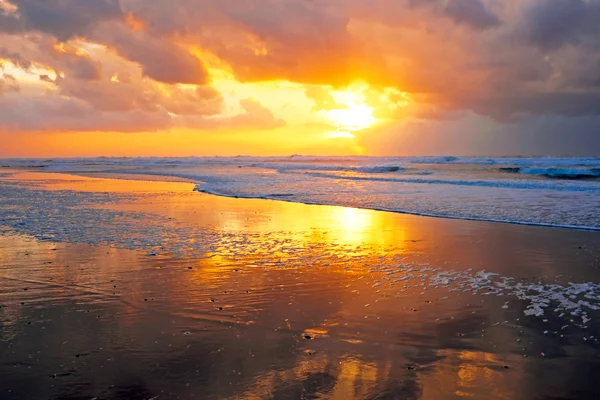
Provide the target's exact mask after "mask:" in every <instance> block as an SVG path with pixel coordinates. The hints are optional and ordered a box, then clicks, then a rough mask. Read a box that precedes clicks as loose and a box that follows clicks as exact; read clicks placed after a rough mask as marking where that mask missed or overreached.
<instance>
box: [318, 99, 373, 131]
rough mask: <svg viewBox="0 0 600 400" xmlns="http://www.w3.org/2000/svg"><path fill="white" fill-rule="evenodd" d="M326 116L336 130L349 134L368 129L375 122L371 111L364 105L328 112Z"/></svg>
mask: <svg viewBox="0 0 600 400" xmlns="http://www.w3.org/2000/svg"><path fill="white" fill-rule="evenodd" d="M327 115H328V117H329V119H330V120H331V121H332V122H333V123H335V124H336V126H337V127H338V128H340V129H343V130H346V131H351V132H353V131H360V130H362V129H365V128H368V127H369V126H371V125H373V123H374V122H375V117H373V109H372V108H371V107H369V106H367V105H364V104H361V105H359V104H354V105H351V106H349V107H348V108H344V109H339V110H329V111H328V113H327Z"/></svg>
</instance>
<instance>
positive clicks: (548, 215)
mask: <svg viewBox="0 0 600 400" xmlns="http://www.w3.org/2000/svg"><path fill="white" fill-rule="evenodd" d="M11 165H12V166H29V167H31V168H35V169H38V170H42V171H60V172H70V173H78V174H98V173H104V174H106V173H108V174H115V173H127V174H144V175H145V176H146V178H145V179H147V178H148V176H149V175H156V176H162V177H168V179H170V180H172V179H174V178H175V177H177V178H179V179H189V180H191V181H192V182H194V183H196V184H197V190H199V191H202V192H205V193H211V194H217V195H221V196H227V197H243V198H265V199H279V200H286V201H293V202H300V203H308V204H326V205H340V206H347V207H357V208H365V209H374V210H385V211H395V212H402V213H410V214H417V215H429V216H441V217H447V218H458V219H473V220H484V221H504V222H512V223H519V224H530V225H545V226H561V227H579V228H584V229H595V230H600V213H599V212H598V210H599V209H600V158H598V157H589V158H556V157H531V158H519V157H517V158H510V157H501V158H481V157H416V158H415V157H359V156H346V157H313V156H292V157H187V158H106V157H101V158H89V159H86V158H75V159H49V160H22V159H19V160H0V166H11ZM163 179H165V178H163Z"/></svg>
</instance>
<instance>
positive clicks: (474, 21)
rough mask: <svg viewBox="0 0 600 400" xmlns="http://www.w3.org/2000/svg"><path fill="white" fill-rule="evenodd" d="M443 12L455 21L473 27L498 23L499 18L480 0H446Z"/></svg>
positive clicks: (484, 27)
mask: <svg viewBox="0 0 600 400" xmlns="http://www.w3.org/2000/svg"><path fill="white" fill-rule="evenodd" d="M444 13H445V14H446V15H447V16H448V17H450V18H452V19H453V20H454V21H456V22H457V23H459V24H465V25H467V26H469V27H471V28H474V29H488V28H492V27H494V26H498V25H500V19H498V17H497V16H496V15H495V14H494V13H493V12H491V11H490V10H488V8H487V7H486V6H485V4H483V3H482V1H481V0H448V2H447V4H446V8H445V9H444Z"/></svg>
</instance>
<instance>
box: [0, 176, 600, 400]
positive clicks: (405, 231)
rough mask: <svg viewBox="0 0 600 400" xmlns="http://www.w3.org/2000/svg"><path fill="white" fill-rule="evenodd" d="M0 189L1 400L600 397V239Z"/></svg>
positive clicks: (20, 182)
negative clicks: (598, 379)
mask: <svg viewBox="0 0 600 400" xmlns="http://www.w3.org/2000/svg"><path fill="white" fill-rule="evenodd" d="M1 178H2V180H1V182H2V185H1V186H2V193H3V197H2V200H1V201H2V204H1V207H0V210H2V214H1V216H0V217H1V219H0V226H1V230H0V232H1V234H0V285H1V286H0V304H1V308H0V321H1V325H0V352H1V354H3V357H2V364H1V365H0V397H1V398H2V399H24V398H53V399H54V398H55V399H59V398H61V399H63V398H98V399H162V398H169V399H171V398H173V399H174V398H181V399H186V398H201V399H213V398H214V399H217V398H218V399H223V398H231V399H242V398H243V399H262V398H274V399H298V398H311V399H317V398H323V399H325V398H327V399H349V398H360V399H363V398H364V399H388V398H389V399H393V398H402V399H404V398H406V399H454V398H464V397H470V398H494V399H505V398H506V399H532V398H573V399H575V398H577V399H583V398H590V399H592V398H597V396H598V395H599V393H598V390H599V389H598V388H597V386H596V385H595V383H594V381H593V379H591V377H593V376H594V375H595V373H596V372H597V370H598V369H597V368H598V367H597V359H598V348H599V346H598V341H597V338H596V335H597V332H598V325H597V324H598V322H597V321H598V316H599V315H598V311H597V309H598V306H600V297H599V294H600V290H599V288H598V286H597V285H596V283H595V282H598V276H599V272H598V268H599V267H600V260H599V254H600V235H598V233H597V232H593V231H586V230H571V229H560V228H547V227H535V226H523V225H515V224H502V223H492V222H479V221H463V220H454V219H443V218H430V217H423V216H413V215H407V214H397V213H387V212H381V211H373V210H361V209H355V208H344V207H335V206H319V205H306V204H299V203H290V202H283V201H275V200H258V199H236V198H226V197H218V196H213V195H209V194H204V193H198V192H197V191H194V184H193V183H191V182H187V181H185V180H184V179H172V181H171V182H164V181H162V180H161V179H160V178H156V177H144V176H137V177H136V176H120V177H119V178H127V180H123V179H113V178H115V176H111V177H110V178H109V177H107V176H102V177H83V176H74V175H68V174H56V173H41V172H31V171H17V170H10V171H9V170H5V171H3V172H2V176H1ZM11 199H12V200H11Z"/></svg>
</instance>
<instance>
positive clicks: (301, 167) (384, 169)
mask: <svg viewBox="0 0 600 400" xmlns="http://www.w3.org/2000/svg"><path fill="white" fill-rule="evenodd" d="M249 167H251V168H262V169H272V170H275V171H278V172H290V171H340V172H363V173H372V174H384V173H389V172H399V171H404V170H406V169H407V167H405V166H404V165H400V164H391V165H389V164H385V165H360V166H359V165H340V164H318V163H311V164H296V163H293V164H292V163H253V164H250V165H249Z"/></svg>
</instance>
